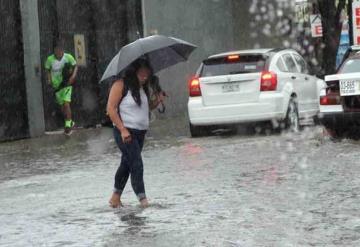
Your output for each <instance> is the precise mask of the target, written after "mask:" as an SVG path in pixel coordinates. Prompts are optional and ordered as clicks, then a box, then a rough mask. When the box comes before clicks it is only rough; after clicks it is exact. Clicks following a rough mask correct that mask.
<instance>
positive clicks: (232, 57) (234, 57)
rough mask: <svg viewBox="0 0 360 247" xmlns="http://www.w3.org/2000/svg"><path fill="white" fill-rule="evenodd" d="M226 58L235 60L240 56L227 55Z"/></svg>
mask: <svg viewBox="0 0 360 247" xmlns="http://www.w3.org/2000/svg"><path fill="white" fill-rule="evenodd" d="M227 59H228V60H229V61H235V60H239V59H240V56H239V55H230V56H228V57H227Z"/></svg>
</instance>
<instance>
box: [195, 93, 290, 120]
mask: <svg viewBox="0 0 360 247" xmlns="http://www.w3.org/2000/svg"><path fill="white" fill-rule="evenodd" d="M286 109H287V108H284V97H283V95H282V94H272V95H270V94H268V95H263V96H261V97H260V99H259V101H258V102H254V103H241V104H231V105H215V106H204V105H203V102H202V97H192V98H190V99H189V102H188V111H189V119H190V123H191V124H193V125H217V124H237V123H251V122H261V121H268V120H282V119H284V118H285V115H286Z"/></svg>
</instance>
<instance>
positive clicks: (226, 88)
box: [222, 83, 240, 93]
mask: <svg viewBox="0 0 360 247" xmlns="http://www.w3.org/2000/svg"><path fill="white" fill-rule="evenodd" d="M222 91H223V93H229V92H237V91H240V85H239V84H238V83H227V84H224V85H222Z"/></svg>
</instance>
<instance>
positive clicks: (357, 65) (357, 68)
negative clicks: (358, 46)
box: [339, 58, 360, 74]
mask: <svg viewBox="0 0 360 247" xmlns="http://www.w3.org/2000/svg"><path fill="white" fill-rule="evenodd" d="M339 72H340V73H341V74H347V73H355V72H360V58H354V59H349V60H347V61H346V62H345V63H344V65H343V66H342V67H341V69H340V71H339Z"/></svg>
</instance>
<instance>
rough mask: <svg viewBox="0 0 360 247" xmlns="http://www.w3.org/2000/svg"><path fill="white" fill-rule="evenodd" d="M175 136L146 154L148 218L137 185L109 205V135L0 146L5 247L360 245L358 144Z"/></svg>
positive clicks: (0, 223) (317, 135)
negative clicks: (120, 205)
mask: <svg viewBox="0 0 360 247" xmlns="http://www.w3.org/2000/svg"><path fill="white" fill-rule="evenodd" d="M180 125H181V123H180ZM168 126H169V125H168ZM170 126H171V128H167V131H165V133H166V134H164V131H163V130H161V129H159V128H158V129H157V128H154V129H153V130H152V131H151V132H150V133H149V137H148V139H147V142H146V146H145V150H144V152H143V159H144V165H145V185H146V190H147V195H148V197H149V199H150V202H151V204H152V206H151V207H150V208H147V209H141V208H139V207H138V202H137V201H136V197H135V195H134V194H133V192H132V190H131V187H130V184H129V183H128V185H127V187H126V191H125V193H124V195H123V203H124V204H125V207H123V208H120V209H111V208H109V207H108V203H107V202H108V199H109V197H110V194H111V190H112V185H113V176H114V173H115V171H116V168H117V166H118V164H119V158H120V153H119V151H118V150H117V148H116V146H115V143H114V141H113V140H112V135H111V131H110V129H106V128H104V129H93V130H80V131H77V132H75V133H74V134H73V136H71V138H67V137H65V136H62V135H47V136H45V137H42V138H38V139H32V140H21V141H17V142H11V143H3V144H0V209H1V211H0V246H130V247H133V246H225V247H226V246H241V247H250V246H251V247H252V246H360V210H359V209H360V199H359V188H360V178H359V175H360V152H359V147H360V143H359V142H355V141H350V140H343V141H341V142H332V141H330V140H329V139H328V138H326V137H324V136H323V134H322V129H321V128H320V127H311V128H307V129H305V130H304V131H302V132H301V133H299V134H289V133H288V134H281V135H279V134H272V135H270V136H266V135H257V136H250V135H245V134H237V135H218V136H211V137H206V138H197V139H191V138H189V137H188V136H187V131H180V130H179V129H180V128H178V127H177V126H176V125H170ZM174 133H176V134H174Z"/></svg>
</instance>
